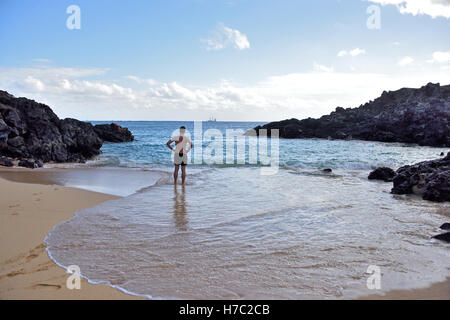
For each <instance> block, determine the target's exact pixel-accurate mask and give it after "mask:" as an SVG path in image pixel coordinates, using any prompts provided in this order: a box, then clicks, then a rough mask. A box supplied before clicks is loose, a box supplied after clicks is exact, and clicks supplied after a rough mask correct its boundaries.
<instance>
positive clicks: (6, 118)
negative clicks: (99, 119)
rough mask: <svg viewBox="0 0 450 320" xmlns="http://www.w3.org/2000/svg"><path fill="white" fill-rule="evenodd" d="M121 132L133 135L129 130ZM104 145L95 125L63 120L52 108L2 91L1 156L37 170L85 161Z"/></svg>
mask: <svg viewBox="0 0 450 320" xmlns="http://www.w3.org/2000/svg"><path fill="white" fill-rule="evenodd" d="M120 131H121V133H122V135H123V136H129V135H131V133H130V132H129V131H128V129H125V128H121V130H120ZM102 144H103V139H102V138H101V137H100V136H99V135H98V134H97V132H96V130H95V129H94V126H93V125H92V124H90V123H87V122H83V121H79V120H75V119H64V120H60V119H59V118H58V116H57V115H56V114H55V113H54V112H53V111H52V110H51V109H50V107H48V106H46V105H44V104H41V103H37V102H35V101H33V100H29V99H26V98H16V97H14V96H12V95H10V94H9V93H7V92H5V91H1V90H0V156H7V157H11V158H15V159H19V160H21V161H20V162H19V166H24V167H28V168H35V167H41V166H42V165H43V162H50V161H54V162H84V161H86V160H87V159H89V158H92V157H93V156H96V155H98V154H100V148H101V147H102Z"/></svg>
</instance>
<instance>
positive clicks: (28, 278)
mask: <svg viewBox="0 0 450 320" xmlns="http://www.w3.org/2000/svg"><path fill="white" fill-rule="evenodd" d="M56 171H58V170H54V169H40V170H34V171H33V170H28V169H18V168H1V169H0V177H2V178H0V194H1V197H0V219H1V223H0V228H1V229H0V230H1V232H0V237H1V250H0V253H1V254H0V299H138V298H137V297H135V296H131V295H127V294H124V293H122V292H120V291H119V290H116V289H114V288H112V287H109V286H106V285H92V284H89V283H87V281H85V280H82V284H81V290H69V289H67V288H66V279H67V277H68V274H67V273H66V272H65V270H63V269H62V268H60V267H59V266H57V265H56V264H55V263H54V262H53V261H51V260H50V258H49V257H48V255H47V252H46V250H45V249H46V247H45V244H44V243H43V240H44V238H45V237H46V236H47V234H48V232H49V231H50V230H51V229H52V228H53V226H54V225H56V224H58V223H59V222H62V221H65V220H68V219H70V218H71V217H72V216H73V214H74V213H75V212H77V211H79V210H82V209H85V208H89V207H92V206H95V205H97V204H99V203H102V202H104V201H107V200H111V199H116V198H117V197H116V196H113V195H107V194H103V193H98V192H92V191H86V190H81V189H77V188H70V187H64V186H59V185H56V184H52V183H54V182H53V181H54V180H53V178H54V175H55V172H56ZM65 173H67V172H65ZM5 178H6V179H8V180H6V179H5ZM11 180H14V181H11ZM18 181H23V182H18ZM361 299H370V300H372V299H374V300H379V299H446V300H448V299H450V279H447V280H446V281H445V282H441V283H436V284H433V285H431V286H430V287H429V288H422V289H416V290H394V291H391V292H388V293H386V294H373V295H369V296H366V297H362V298H361Z"/></svg>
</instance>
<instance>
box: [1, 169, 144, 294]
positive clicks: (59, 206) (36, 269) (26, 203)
mask: <svg viewBox="0 0 450 320" xmlns="http://www.w3.org/2000/svg"><path fill="white" fill-rule="evenodd" d="M2 170H8V169H2ZM11 170H16V169H11ZM11 170H9V171H11ZM19 170H20V171H21V172H25V171H28V170H26V169H19ZM33 182H34V183H37V182H38V181H33ZM43 183H44V184H48V183H49V182H48V181H43ZM0 194H1V196H0V221H1V222H0V239H1V240H0V242H1V250H0V299H33V300H34V299H43V300H48V299H49V300H54V299H77V300H79V299H138V298H137V297H134V296H131V295H126V294H124V293H122V292H120V291H119V290H116V289H114V288H112V287H109V286H106V285H92V284H89V283H88V282H87V281H85V280H84V279H82V283H81V289H80V290H69V289H67V288H66V279H67V277H68V274H67V273H66V272H65V270H64V269H62V268H60V267H59V266H57V265H56V264H55V263H54V262H53V261H51V260H50V258H49V257H48V255H47V251H46V250H45V245H44V243H43V240H44V238H45V237H46V236H47V233H48V232H49V231H50V230H51V229H52V227H53V226H54V225H55V224H57V223H59V222H61V221H64V220H67V219H70V218H71V217H72V215H73V214H74V212H76V211H79V210H82V209H85V208H88V207H92V206H94V205H96V204H99V203H101V202H103V201H107V200H110V199H114V198H115V197H114V196H111V195H106V194H101V193H96V192H90V191H84V190H80V189H75V188H68V187H61V186H53V185H39V184H31V183H17V182H11V181H7V180H4V179H0Z"/></svg>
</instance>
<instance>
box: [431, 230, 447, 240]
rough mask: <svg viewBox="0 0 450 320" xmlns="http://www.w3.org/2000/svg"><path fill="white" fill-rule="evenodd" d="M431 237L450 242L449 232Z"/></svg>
mask: <svg viewBox="0 0 450 320" xmlns="http://www.w3.org/2000/svg"><path fill="white" fill-rule="evenodd" d="M432 238H434V239H438V240H442V241H445V242H450V232H446V233H441V234H438V235H436V236H433V237H432Z"/></svg>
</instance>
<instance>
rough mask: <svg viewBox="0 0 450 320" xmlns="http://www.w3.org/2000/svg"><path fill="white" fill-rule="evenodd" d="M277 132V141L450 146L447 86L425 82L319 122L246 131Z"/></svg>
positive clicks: (292, 122) (295, 122)
mask: <svg viewBox="0 0 450 320" xmlns="http://www.w3.org/2000/svg"><path fill="white" fill-rule="evenodd" d="M261 129H269V132H268V135H270V129H278V130H279V134H280V137H281V138H287V139H293V138H323V139H327V138H332V139H359V140H372V141H382V142H404V143H417V144H419V145H428V146H445V147H449V146H450V85H447V86H440V85H439V84H432V83H429V84H427V85H426V86H424V87H422V88H420V89H410V88H403V89H400V90H397V91H392V92H383V94H382V95H381V96H380V97H379V98H377V99H375V100H374V101H371V102H369V103H366V104H364V105H361V106H360V107H359V108H353V109H351V108H348V109H343V108H341V107H338V108H336V110H335V111H334V112H332V113H331V114H329V115H325V116H323V117H321V118H319V119H312V118H308V119H304V120H297V119H290V120H284V121H279V122H271V123H268V124H266V125H264V126H258V127H256V128H255V129H254V130H255V131H253V130H249V131H248V132H247V133H246V135H255V134H256V135H258V134H260V130H261ZM261 134H262V132H261Z"/></svg>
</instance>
